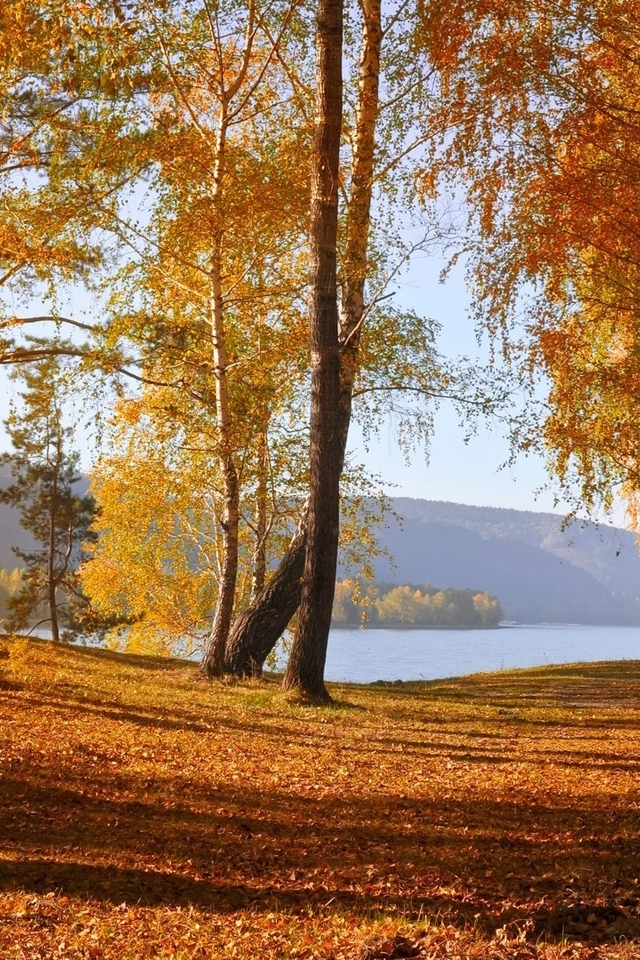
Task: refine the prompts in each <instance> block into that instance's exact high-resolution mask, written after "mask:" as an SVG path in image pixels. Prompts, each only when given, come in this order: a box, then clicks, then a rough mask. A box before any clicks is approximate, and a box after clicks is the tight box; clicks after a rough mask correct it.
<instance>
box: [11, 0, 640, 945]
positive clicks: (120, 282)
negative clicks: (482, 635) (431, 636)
mask: <svg viewBox="0 0 640 960" xmlns="http://www.w3.org/2000/svg"><path fill="white" fill-rule="evenodd" d="M639 15H640V6H638V4H637V3H636V0H624V2H623V0H597V2H595V3H594V2H586V0H510V2H508V3H507V2H505V0H393V2H389V3H386V2H385V3H384V4H383V3H381V0H353V2H344V3H343V0H310V2H307V0H268V2H265V3H261V2H260V0H181V2H174V0H86V2H85V0H82V2H75V3H71V2H70V0H7V2H5V3H4V4H3V5H2V9H1V10H0V89H1V93H2V111H1V113H0V179H1V186H0V204H1V206H0V210H1V215H0V363H1V364H2V365H3V366H5V367H6V368H7V370H8V371H9V376H10V377H11V378H12V379H13V381H14V383H15V387H16V397H17V398H18V399H16V400H15V401H13V402H12V405H11V408H10V411H9V414H8V418H7V420H6V421H5V428H6V434H7V437H8V439H9V441H10V446H11V449H10V450H8V451H7V453H6V454H5V455H4V457H3V463H4V465H5V466H6V467H8V469H9V471H10V474H11V481H10V482H9V483H8V484H7V485H6V486H4V487H3V488H2V489H1V490H0V498H1V499H2V502H4V503H8V504H10V505H11V506H13V507H15V508H17V509H18V510H19V511H20V513H21V517H22V520H21V522H22V524H23V527H24V529H25V530H27V531H28V532H29V534H30V535H31V536H32V537H33V538H34V541H35V542H36V544H37V547H36V548H35V549H33V550H24V551H19V552H18V559H17V561H16V565H17V566H18V565H19V567H20V570H21V573H20V580H19V585H18V588H17V589H14V588H13V587H12V589H14V592H13V595H12V596H11V597H10V599H9V601H8V605H9V613H10V616H9V619H8V621H7V623H6V624H5V626H6V628H7V634H8V635H7V639H6V645H5V646H3V647H2V648H1V649H0V656H1V659H0V667H1V669H0V695H1V697H2V699H1V701H0V706H1V708H2V711H3V724H2V729H3V735H2V745H0V746H1V747H2V753H1V754H0V758H1V762H2V764H3V768H2V769H3V771H5V772H6V777H5V778H4V779H3V788H2V789H3V790H4V791H5V796H4V797H3V803H2V811H3V812H2V817H3V819H4V825H3V826H4V830H3V834H2V837H3V838H4V839H6V846H3V848H2V852H1V853H0V857H1V859H0V899H1V902H2V912H0V944H2V947H3V950H4V953H3V956H7V957H11V958H12V960H13V958H14V957H15V958H16V960H18V958H20V960H31V958H36V957H38V958H53V957H69V958H73V960H75V958H82V960H110V958H112V957H113V958H115V957H119V958H120V957H122V958H125V960H127V958H131V960H134V958H138V957H139V958H147V957H148V958H151V957H180V958H187V957H200V956H202V957H214V956H216V957H217V956H237V957H240V958H242V957H252V956H254V957H258V956H260V957H262V956H269V955H274V956H282V957H322V958H326V960H329V958H333V960H341V958H355V957H359V958H361V960H382V958H396V957H433V958H436V957H438V958H439V957H453V958H455V957H460V958H466V957H492V958H493V957H495V958H502V957H504V958H514V960H515V958H518V960H529V958H535V957H541V958H545V960H552V958H554V960H555V958H556V957H557V958H560V957H567V958H568V957H573V958H575V960H591V958H603V960H604V958H609V957H610V958H615V960H628V958H632V957H634V956H638V955H639V954H638V952H635V953H634V951H637V950H639V949H640V948H639V947H638V941H639V939H640V899H639V894H638V889H637V885H638V876H637V866H634V863H635V861H634V855H633V851H632V841H633V837H634V836H636V834H637V826H638V824H637V823H636V822H635V821H636V820H637V816H636V814H637V799H634V797H635V794H634V789H635V787H634V777H635V774H636V772H637V771H636V770H635V767H636V766H637V746H638V743H637V738H638V682H639V681H638V677H637V676H636V674H637V669H636V668H637V664H635V665H629V669H628V672H627V674H626V675H625V676H623V675H622V674H621V673H620V672H619V670H618V667H617V666H616V665H604V664H602V665H597V666H595V667H590V668H587V667H582V668H580V667H579V666H578V667H577V668H576V670H571V669H567V670H566V671H564V672H563V671H559V672H558V671H556V672H554V669H553V668H549V670H548V672H547V673H544V671H541V672H537V673H536V672H533V673H531V674H523V675H522V676H518V675H513V676H511V675H504V676H501V678H497V677H496V678H490V677H484V678H482V677H480V678H470V679H469V680H468V681H463V682H460V683H457V682H451V683H450V684H449V683H436V684H431V685H429V684H422V685H420V684H418V685H415V687H414V686H411V687H410V688H408V689H407V690H404V689H403V690H401V691H387V690H385V689H381V690H377V691H371V690H366V689H364V688H362V689H361V688H357V687H353V688H330V687H329V686H328V685H327V684H325V680H324V664H325V657H326V650H327V642H328V634H329V627H330V623H331V619H332V614H333V615H335V611H336V604H338V606H339V605H340V604H342V608H343V613H344V617H345V619H348V618H349V617H353V616H354V615H355V616H360V615H361V614H362V611H363V610H364V614H362V615H366V603H364V602H363V598H366V596H367V590H368V589H369V588H368V586H367V584H369V583H370V582H371V578H372V562H371V561H372V557H373V556H374V555H375V554H376V551H377V550H378V549H379V548H378V541H377V539H376V529H377V527H378V526H379V525H380V524H381V523H384V522H385V511H386V510H387V509H388V504H387V503H386V502H385V498H384V497H381V496H380V495H379V493H378V482H377V480H376V478H375V477H373V476H369V475H368V474H367V472H366V471H364V470H363V468H362V467H361V465H360V464H359V463H358V462H357V461H356V459H355V458H354V456H353V454H352V453H351V452H350V447H349V431H350V426H351V425H352V423H357V424H358V426H359V428H360V429H361V430H362V431H363V433H364V436H365V437H366V436H371V435H374V434H375V432H376V430H377V429H379V428H380V425H381V423H382V422H384V421H388V420H389V418H391V420H392V422H393V423H394V424H395V428H396V433H397V438H398V442H399V443H400V445H401V446H403V447H404V449H405V450H411V449H412V448H413V447H415V446H423V447H425V448H428V444H429V439H430V437H431V434H432V430H433V415H434V410H435V409H436V408H437V406H438V404H440V403H443V402H447V403H453V404H454V406H455V408H456V410H457V412H458V414H459V416H460V418H461V420H462V421H463V422H464V423H465V424H466V425H467V427H468V429H469V431H472V430H473V429H474V425H476V424H478V423H479V422H483V421H484V419H485V418H487V417H494V418H496V419H497V420H498V421H499V422H500V424H501V426H502V428H503V429H504V430H505V431H506V432H507V433H508V435H509V438H510V441H511V444H512V450H513V453H514V456H515V455H516V453H518V452H525V453H526V452H527V451H531V450H537V451H542V452H543V454H544V456H545V458H546V461H547V464H548V467H549V471H550V472H551V474H552V475H553V477H554V481H555V482H556V483H557V484H558V488H559V489H562V490H564V491H566V492H567V495H568V496H570V497H571V498H572V502H574V503H575V505H576V508H580V509H583V510H586V511H589V510H594V509H596V508H598V509H602V508H604V510H607V509H609V508H610V507H611V505H612V503H613V500H614V497H622V499H623V501H624V502H625V504H626V506H627V509H628V512H629V517H630V523H631V524H632V525H633V524H635V523H636V522H638V514H639V512H640V506H639V503H640V501H639V499H638V497H639V493H640V472H639V468H638V467H637V466H636V461H637V460H638V449H639V443H638V429H639V427H638V424H639V423H640V418H639V417H638V416H637V409H636V407H635V400H636V397H637V396H638V391H639V384H640V359H639V358H640V349H639V344H640V323H639V324H638V326H636V318H637V317H638V316H639V314H638V312H637V309H638V308H637V305H636V302H635V299H636V286H637V287H638V290H639V291H640V260H639V257H638V252H637V251H638V234H639V232H640V190H639V183H640V122H639V120H638V96H637V93H638V90H639V88H640V52H639V51H640V34H639V30H640V27H639V24H640V16H639ZM429 256H436V257H438V258H440V260H441V261H442V262H444V263H445V268H444V270H443V275H444V276H446V275H447V273H448V271H449V270H453V269H454V268H456V265H462V267H463V269H464V272H465V276H466V280H467V284H468V288H469V290H470V291H471V297H472V310H473V313H474V319H475V321H476V324H477V331H478V337H479V338H480V339H483V340H484V342H485V343H488V345H489V351H490V358H491V359H490V362H489V363H488V364H483V365H480V364H478V363H476V362H474V361H473V359H469V358H464V357H451V356H448V355H445V354H444V353H443V352H442V351H441V349H440V346H439V339H438V335H439V325H438V324H437V323H436V322H435V321H434V320H432V319H430V318H429V316H421V315H419V314H418V313H417V312H415V311H413V310H408V309H405V308H404V307H403V306H402V304H401V302H400V300H401V298H399V297H398V296H397V294H398V284H399V282H400V280H401V278H402V276H403V274H404V272H405V271H406V269H407V268H408V266H409V265H410V264H411V263H412V262H415V261H416V259H418V260H420V258H426V257H429ZM636 270H638V271H639V274H638V280H636V279H635V277H636ZM639 296H640V293H639ZM425 302H428V294H427V295H426V296H425ZM84 443H89V444H90V445H91V446H92V448H93V449H94V450H95V456H94V458H93V462H92V465H91V469H90V477H91V487H90V490H89V491H87V492H78V480H79V476H80V461H79V454H78V450H79V445H81V444H84ZM639 462H640V461H639ZM339 545H341V548H342V550H343V551H344V554H345V556H346V557H347V558H348V563H349V564H350V567H351V569H352V571H353V574H352V575H350V577H349V579H348V580H342V581H341V583H339V584H338V587H337V588H336V581H337V580H338V565H337V563H338V547H339ZM10 577H11V575H10V574H7V578H9V579H10ZM9 579H8V580H7V582H9ZM11 582H12V583H13V581H11ZM345 584H347V586H346V587H345ZM443 586H446V585H443ZM469 586H470V587H474V590H473V591H468V592H467V593H465V594H464V596H462V597H458V598H457V601H456V602H459V603H461V604H463V605H465V604H466V608H465V609H467V612H468V616H469V617H470V618H472V619H474V623H475V624H476V625H482V624H485V623H488V622H489V620H492V621H495V620H496V619H499V604H497V601H496V600H495V598H493V597H491V595H490V594H487V593H483V592H482V585H480V584H478V585H474V584H470V585H469ZM476 586H477V588H478V589H475V588H476ZM14 587H15V584H14ZM398 590H399V591H400V593H398V592H397V591H398ZM336 591H337V592H336ZM403 591H404V592H403ZM459 592H460V593H462V591H459ZM372 596H373V594H372ZM450 602H453V597H452V596H451V595H449V596H447V594H446V592H444V591H440V592H438V591H436V590H431V588H429V587H428V585H427V586H424V585H422V586H419V585H413V586H412V587H408V586H407V587H398V588H396V591H394V590H390V591H388V592H387V593H386V594H380V593H379V594H378V595H376V597H375V602H374V604H373V606H374V607H375V611H376V612H375V616H376V617H380V618H382V619H384V617H387V618H388V620H389V622H390V623H392V624H394V625H397V624H400V625H402V623H404V622H405V621H404V620H403V618H407V617H409V618H411V617H413V618H414V621H413V622H414V623H417V622H421V621H419V620H416V619H415V618H416V617H417V618H420V617H423V618H427V622H431V621H429V620H428V618H429V617H431V618H432V620H433V622H434V623H435V625H446V622H441V621H443V619H444V620H445V621H446V616H447V614H446V605H447V603H450ZM360 607H362V610H360V609H359V608H360ZM371 609H373V607H371V605H370V610H371ZM354 611H356V613H355V614H354ZM443 611H444V612H443ZM486 618H488V619H486ZM36 622H37V623H39V624H46V625H47V628H48V629H50V632H51V636H52V639H53V642H52V643H43V642H39V641H36V640H27V639H24V637H21V636H20V634H22V633H24V632H27V631H28V630H29V629H30V628H31V627H32V626H33V625H34V623H36ZM285 632H286V633H287V658H288V659H287V665H286V668H285V671H284V674H283V676H282V677H278V678H274V677H273V676H272V675H271V674H269V673H268V672H266V673H265V664H267V665H268V663H269V659H268V658H269V657H270V655H271V654H272V651H273V650H274V648H275V647H276V644H278V642H279V640H280V638H281V637H282V636H283V634H285ZM78 637H84V638H86V637H96V638H100V639H101V640H102V641H103V649H101V650H86V649H85V650H82V649H80V648H76V647H71V646H69V645H67V644H66V643H65V641H67V640H69V639H77V638H78ZM195 656H197V658H198V663H197V665H196V664H194V662H193V658H194V657H195ZM189 658H191V659H189ZM581 845H582V846H581ZM5 934H6V938H5ZM3 938H5V939H3Z"/></svg>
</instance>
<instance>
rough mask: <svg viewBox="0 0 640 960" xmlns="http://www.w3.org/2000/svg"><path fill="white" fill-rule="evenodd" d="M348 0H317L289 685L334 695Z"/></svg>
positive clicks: (286, 685)
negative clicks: (300, 535)
mask: <svg viewBox="0 0 640 960" xmlns="http://www.w3.org/2000/svg"><path fill="white" fill-rule="evenodd" d="M342 21H343V10H342V0H319V3H318V19H317V27H316V57H317V59H316V65H317V73H316V76H317V82H316V119H315V130H314V144H313V146H314V155H313V168H312V189H311V224H310V238H309V239H310V242H309V251H310V258H309V259H310V288H311V289H310V304H309V320H310V340H311V417H310V444H309V458H310V468H311V469H310V489H309V510H308V532H307V543H306V551H305V565H304V577H303V583H302V597H301V601H300V611H299V617H298V627H297V630H296V635H295V637H294V642H293V648H292V650H291V656H290V658H289V664H288V667H287V671H286V674H285V677H284V681H283V685H284V688H285V689H287V690H290V689H297V688H299V689H300V690H301V691H302V693H303V694H304V695H305V696H308V697H311V698H314V699H319V700H328V699H330V698H329V694H328V693H327V690H326V688H325V685H324V664H325V659H326V653H327V643H328V639H329V627H330V625H331V611H332V607H333V595H334V591H335V579H336V565H337V558H338V537H339V525H340V473H341V461H342V457H341V443H340V430H339V422H338V421H339V416H340V353H339V343H338V291H337V279H336V275H337V236H338V174H339V160H340V137H341V132H342Z"/></svg>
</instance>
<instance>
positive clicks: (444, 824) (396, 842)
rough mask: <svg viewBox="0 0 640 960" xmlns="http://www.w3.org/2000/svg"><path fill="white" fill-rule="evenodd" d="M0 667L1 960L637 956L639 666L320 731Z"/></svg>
mask: <svg viewBox="0 0 640 960" xmlns="http://www.w3.org/2000/svg"><path fill="white" fill-rule="evenodd" d="M6 647H7V650H8V651H9V654H10V656H9V657H8V658H5V659H2V660H0V711H1V720H0V750H1V753H0V765H1V769H2V773H3V777H2V787H1V790H2V794H1V797H0V821H1V823H0V956H1V957H2V958H3V960H4V958H7V960H14V958H16V960H18V958H20V960H23V958H28V960H31V958H43V960H44V958H54V957H55V958H60V957H64V958H73V960H75V958H82V960H116V958H117V960H134V958H136V960H137V958H145V960H146V958H149V960H151V958H163V960H164V958H178V960H187V958H192V957H193V958H206V957H212V958H213V957H215V958H217V957H236V958H249V957H251V958H254V957H255V958H266V957H283V958H289V957H291V958H294V957H295V958H305V957H307V958H311V957H313V958H315V957H317V958H322V960H331V958H332V960H341V958H344V960H355V958H361V960H383V958H393V957H410V956H416V957H425V958H431V960H436V958H441V957H442V958H445V957H446V958H465V960H466V958H476V957H483V958H484V957H487V958H496V960H499V958H510V960H529V958H538V957H539V958H545V960H551V958H559V957H567V958H574V960H587V958H588V960H595V958H616V960H622V958H624V960H630V958H639V957H640V885H639V879H638V878H639V876H640V856H639V841H638V838H639V836H640V790H639V788H638V775H639V773H640V662H633V663H625V664H615V663H614V664H606V663H603V664H588V665H577V666H568V667H557V668H554V667H549V668H545V669H540V670H526V671H517V672H513V673H506V672H505V673H500V674H485V675H477V676H475V677H471V678H465V679H462V680H448V681H434V682H430V683H419V684H404V685H402V686H399V687H395V686H390V687H380V686H376V687H357V686H344V687H340V686H335V685H334V686H332V688H331V692H332V695H333V696H334V697H335V698H336V701H337V704H336V706H335V707H333V708H330V709H318V708H309V707H300V706H296V705H294V704H291V703H287V702H286V701H285V700H284V699H283V697H282V695H281V694H280V692H279V690H278V687H277V684H276V683H275V682H272V683H260V684H258V683H247V684H241V685H233V684H225V683H221V682H220V683H211V684H207V683H203V682H200V681H198V679H197V676H196V672H195V668H194V667H193V665H189V664H185V663H179V662H170V661H163V660H156V659H151V658H149V659H146V658H140V657H123V656H119V655H116V654H111V653H108V652H104V651H89V650H79V649H66V648H63V647H56V646H54V645H52V644H46V643H41V642H27V641H24V640H15V641H13V640H8V641H7V642H6Z"/></svg>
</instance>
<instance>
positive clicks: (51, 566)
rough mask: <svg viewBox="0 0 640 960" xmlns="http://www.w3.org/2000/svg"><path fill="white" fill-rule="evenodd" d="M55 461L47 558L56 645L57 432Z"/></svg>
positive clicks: (59, 452)
mask: <svg viewBox="0 0 640 960" xmlns="http://www.w3.org/2000/svg"><path fill="white" fill-rule="evenodd" d="M53 442H54V449H55V461H54V464H53V477H52V484H51V502H50V505H49V510H50V513H49V543H48V556H47V594H48V605H49V619H50V621H51V639H52V640H53V641H54V643H58V642H59V641H60V627H59V625H58V603H57V597H56V586H57V579H58V578H57V571H56V515H57V511H58V482H59V479H60V468H61V462H62V439H61V437H60V434H59V433H58V432H56V434H55V437H54V441H53Z"/></svg>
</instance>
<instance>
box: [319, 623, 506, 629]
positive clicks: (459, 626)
mask: <svg viewBox="0 0 640 960" xmlns="http://www.w3.org/2000/svg"><path fill="white" fill-rule="evenodd" d="M515 626H519V624H515V623H504V624H503V623H496V625H495V626H486V625H485V624H478V625H475V626H473V625H470V624H468V623H465V624H455V623H451V624H421V623H362V624H356V623H332V624H331V629H332V630H501V629H503V628H504V627H515Z"/></svg>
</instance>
